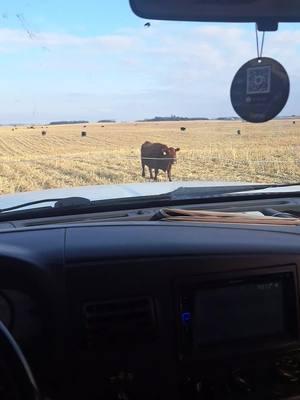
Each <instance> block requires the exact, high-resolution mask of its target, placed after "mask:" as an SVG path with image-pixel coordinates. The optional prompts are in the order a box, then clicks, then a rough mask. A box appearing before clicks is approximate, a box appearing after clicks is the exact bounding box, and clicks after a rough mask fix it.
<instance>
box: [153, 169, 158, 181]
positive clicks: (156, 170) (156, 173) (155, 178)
mask: <svg viewBox="0 0 300 400" xmlns="http://www.w3.org/2000/svg"><path fill="white" fill-rule="evenodd" d="M157 175H158V169H157V168H155V176H154V180H155V181H157Z"/></svg>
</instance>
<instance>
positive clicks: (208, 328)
mask: <svg viewBox="0 0 300 400" xmlns="http://www.w3.org/2000/svg"><path fill="white" fill-rule="evenodd" d="M177 298H178V303H177V305H178V323H179V355H180V358H181V359H193V360H199V359H204V358H211V357H220V356H222V357H223V356H226V354H227V355H229V356H230V357H232V355H234V354H240V353H244V352H248V353H249V352H253V351H256V350H267V349H274V348H280V347H282V346H283V347H284V346H288V345H292V344H295V343H297V342H298V339H299V329H298V327H299V324H298V300H297V280H296V271H295V269H294V268H293V267H285V268H280V269H278V268H277V269H276V272H274V269H272V272H269V271H265V272H262V271H261V270H260V271H259V272H257V270H255V272H254V271H250V272H248V273H244V274H242V275H241V274H240V275H237V274H232V275H230V276H228V274H227V275H226V278H225V275H224V277H222V276H220V277H219V278H217V279H216V277H214V279H211V278H205V279H199V277H197V278H195V279H193V280H189V281H187V282H185V283H184V284H183V285H181V287H180V288H179V296H178V297H177Z"/></svg>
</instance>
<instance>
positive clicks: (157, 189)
mask: <svg viewBox="0 0 300 400" xmlns="http://www.w3.org/2000/svg"><path fill="white" fill-rule="evenodd" d="M255 184H256V183H249V182H248V183H244V182H222V181H191V182H185V181H184V182H180V181H178V182H149V183H134V184H122V185H95V186H80V187H71V188H63V189H47V190H41V191H33V192H19V193H14V194H8V195H2V196H0V208H7V207H13V206H16V205H18V204H22V203H28V202H31V201H37V200H43V199H56V198H65V197H86V198H88V199H90V200H109V199H118V198H130V197H137V196H151V195H159V194H164V193H168V192H171V191H174V190H176V189H178V188H182V187H185V188H187V187H191V188H192V187H203V188H205V187H206V188H207V187H217V186H218V187H222V186H223V187H226V186H240V185H249V186H250V185H255ZM285 191H286V192H291V191H300V185H295V186H288V187H278V188H276V187H275V188H274V187H273V188H267V189H261V190H255V192H256V193H259V192H268V193H269V192H285ZM243 193H251V190H250V191H249V192H243ZM31 208H32V206H31Z"/></svg>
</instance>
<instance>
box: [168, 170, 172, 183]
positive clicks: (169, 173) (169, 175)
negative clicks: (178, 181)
mask: <svg viewBox="0 0 300 400" xmlns="http://www.w3.org/2000/svg"><path fill="white" fill-rule="evenodd" d="M168 178H169V181H170V182H172V177H171V168H168Z"/></svg>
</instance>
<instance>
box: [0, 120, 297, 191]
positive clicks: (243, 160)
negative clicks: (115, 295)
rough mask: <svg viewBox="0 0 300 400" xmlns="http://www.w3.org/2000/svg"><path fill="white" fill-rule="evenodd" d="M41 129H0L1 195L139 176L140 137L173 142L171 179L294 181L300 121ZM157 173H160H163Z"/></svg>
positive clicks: (162, 176)
mask: <svg viewBox="0 0 300 400" xmlns="http://www.w3.org/2000/svg"><path fill="white" fill-rule="evenodd" d="M181 126H185V127H186V131H185V132H181V130H180V127H181ZM238 129H240V130H241V135H237V130H238ZM42 130H44V128H42V127H35V129H28V128H26V127H18V128H17V129H15V130H12V127H1V128H0V193H1V194H4V193H13V192H19V191H30V190H38V189H50V188H58V187H67V186H82V185H94V184H114V183H133V182H144V181H145V179H144V178H142V176H141V165H140V147H141V144H142V143H143V142H144V141H146V140H149V141H151V142H161V143H165V144H167V145H168V146H174V147H180V149H181V150H180V152H179V153H178V155H177V160H178V161H177V164H176V165H174V166H173V170H172V173H173V180H182V181H187V180H205V181H207V180H218V181H240V182H266V183H283V182H289V183H291V182H296V181H297V182H298V181H300V157H299V156H298V154H299V150H300V120H299V121H297V122H296V124H293V123H292V121H291V120H284V121H279V120H277V121H272V122H268V123H265V124H259V125H253V124H248V123H244V122H235V121H234V122H217V121H195V122H184V123H183V122H161V123H128V124H121V123H120V124H106V125H105V126H104V127H102V126H101V125H100V124H88V125H87V126H86V128H84V129H83V128H82V126H81V125H61V126H49V127H48V129H45V130H46V131H47V134H46V135H45V136H42ZM82 130H85V131H86V132H87V136H86V137H81V131H82ZM147 176H149V175H148V171H147ZM159 179H160V180H165V179H166V177H165V174H164V173H163V172H160V174H159ZM146 180H147V179H146Z"/></svg>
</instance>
